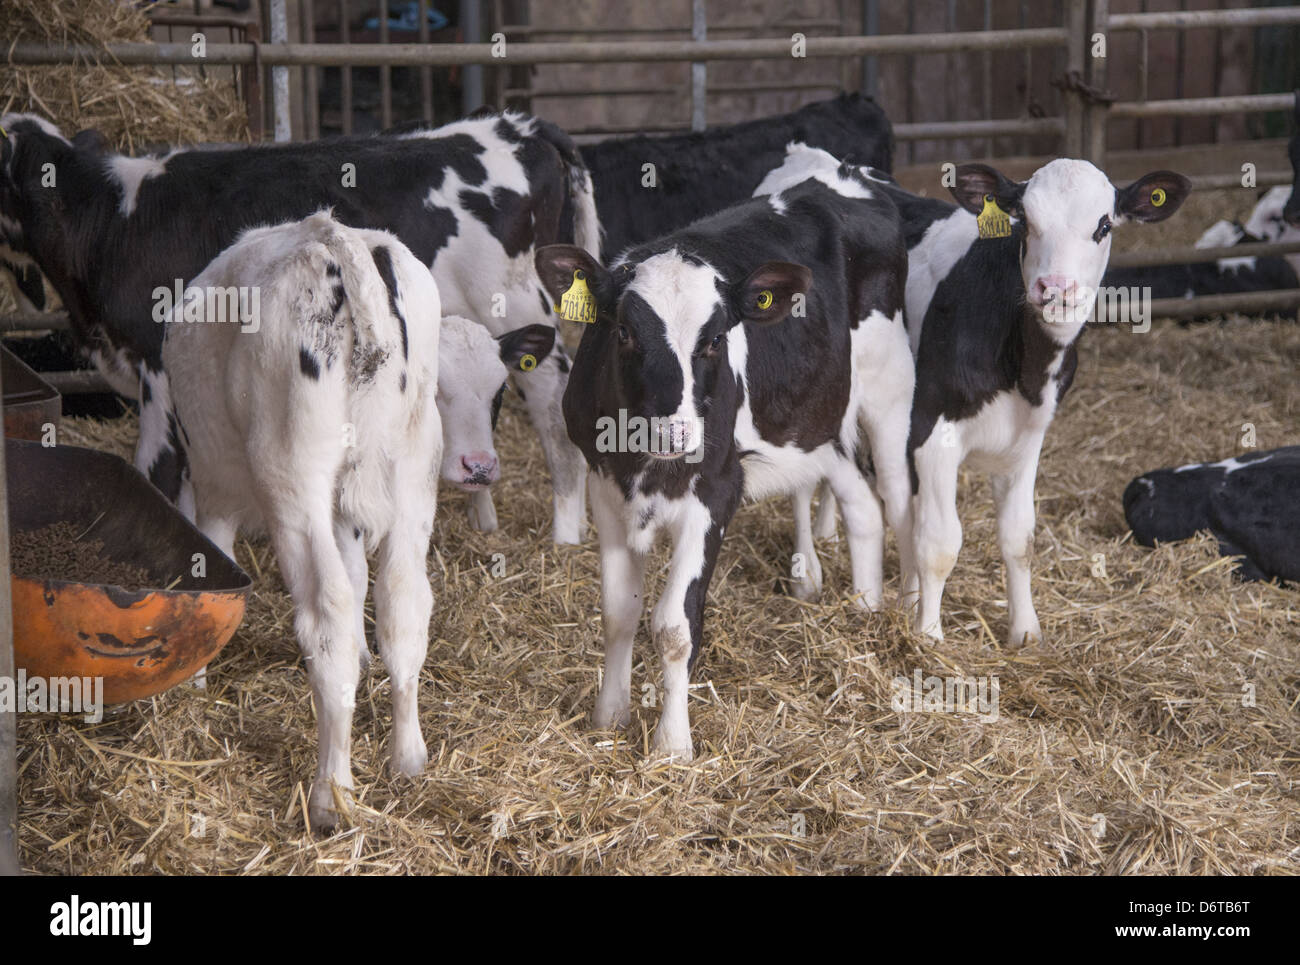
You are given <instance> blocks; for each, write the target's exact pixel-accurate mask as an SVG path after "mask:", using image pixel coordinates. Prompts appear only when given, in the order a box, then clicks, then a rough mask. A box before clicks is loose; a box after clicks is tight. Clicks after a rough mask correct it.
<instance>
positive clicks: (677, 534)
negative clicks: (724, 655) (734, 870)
mask: <svg viewBox="0 0 1300 965" xmlns="http://www.w3.org/2000/svg"><path fill="white" fill-rule="evenodd" d="M729 516H730V514H728V515H727V518H729ZM725 525H726V519H722V520H717V519H711V518H710V515H709V511H708V510H707V509H705V508H704V506H702V505H697V506H696V507H692V509H691V510H690V511H687V512H686V513H684V514H683V518H682V519H681V520H680V521H679V522H678V524H677V526H675V527H674V531H673V556H672V562H671V563H670V564H669V567H668V581H667V583H666V584H665V586H664V591H663V595H662V596H660V597H659V602H658V603H656V604H655V609H654V614H653V616H652V617H651V621H650V627H651V630H652V631H653V632H654V640H655V648H656V649H657V650H658V651H659V659H660V660H661V661H662V662H663V673H664V681H663V683H664V685H663V693H662V695H661V696H662V698H663V712H662V714H660V717H659V724H658V726H657V727H656V728H655V735H654V741H653V742H652V745H651V749H652V750H653V752H654V753H655V754H656V755H657V756H659V757H668V758H670V759H672V760H675V761H689V760H691V758H693V757H694V756H695V748H694V746H693V743H692V741H691V721H690V712H689V711H688V709H687V706H686V701H687V696H688V687H689V684H690V677H691V667H692V665H693V664H694V663H695V658H696V657H697V656H698V654H699V651H700V647H701V646H702V644H703V642H704V604H705V598H706V597H707V595H708V591H709V581H710V580H711V579H712V578H713V567H714V565H715V564H716V563H717V560H718V550H719V548H720V547H721V546H722V530H723V527H724V526H725Z"/></svg>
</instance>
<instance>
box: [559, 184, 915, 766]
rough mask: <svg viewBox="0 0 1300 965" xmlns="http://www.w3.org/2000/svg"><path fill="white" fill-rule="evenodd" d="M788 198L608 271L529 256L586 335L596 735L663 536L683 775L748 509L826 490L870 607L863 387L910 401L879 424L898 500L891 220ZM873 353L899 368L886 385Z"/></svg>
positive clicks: (581, 388) (663, 728)
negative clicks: (737, 535)
mask: <svg viewBox="0 0 1300 965" xmlns="http://www.w3.org/2000/svg"><path fill="white" fill-rule="evenodd" d="M781 195H782V197H781V199H780V200H779V201H773V200H772V199H770V198H766V197H764V198H756V199H752V200H750V201H747V202H745V203H744V204H741V205H737V206H735V207H733V208H729V209H727V210H725V211H723V212H721V213H719V214H717V215H714V216H712V217H709V218H705V219H703V220H701V221H697V222H696V223H695V224H693V225H691V226H689V227H688V228H684V229H682V230H681V231H678V232H674V233H673V234H670V235H667V236H665V237H663V238H660V239H658V240H656V241H653V242H650V243H649V244H646V245H642V246H640V247H636V248H633V249H631V250H630V251H628V252H627V253H626V254H625V255H623V256H622V258H621V259H620V260H619V261H618V262H617V263H616V264H614V265H613V266H612V267H607V266H605V265H603V264H601V263H600V262H599V261H598V260H597V259H596V258H594V257H592V256H591V255H590V254H589V253H587V252H586V251H584V250H583V249H581V248H578V247H576V246H573V245H553V246H549V247H546V248H542V249H541V250H540V251H539V252H538V253H537V259H536V265H537V273H538V277H539V278H541V280H542V284H543V285H544V286H545V288H546V291H547V293H548V294H549V295H550V297H551V299H552V302H553V304H556V305H558V306H560V313H561V316H562V317H566V318H574V319H581V320H583V321H584V322H585V323H586V324H584V325H583V331H582V341H581V343H580V344H579V346H578V350H577V353H576V355H575V357H574V363H573V369H572V371H571V372H570V374H569V384H568V387H567V389H566V390H565V394H564V419H565V425H566V428H567V429H568V433H569V438H570V439H571V440H572V441H573V442H574V444H575V445H577V447H578V448H579V449H580V450H581V451H582V453H583V455H584V456H586V458H587V462H588V465H589V466H590V467H591V469H592V470H593V472H592V474H591V475H590V476H589V477H588V478H589V491H590V497H591V505H592V516H593V520H594V521H595V523H596V531H597V535H598V537H599V539H600V551H601V607H602V611H601V612H602V624H603V631H604V635H605V678H604V684H603V685H602V687H601V691H600V694H599V696H598V697H597V699H596V706H595V709H594V712H593V714H592V720H593V722H594V723H595V725H596V726H597V727H611V726H623V725H625V724H627V723H628V722H629V721H630V716H631V707H630V687H631V668H632V644H633V639H634V637H635V635H636V631H637V626H638V624H639V622H640V615H641V601H642V597H641V594H642V583H643V581H644V575H645V563H646V557H647V554H648V553H649V551H650V549H651V547H652V546H653V545H654V543H655V541H656V540H657V539H658V538H659V537H661V536H666V537H667V538H668V539H669V540H670V541H671V542H672V547H673V549H672V560H671V563H670V564H669V572H668V576H667V580H666V582H665V584H664V589H663V592H662V594H661V596H660V597H659V600H658V602H657V603H656V605H655V607H654V613H653V616H652V618H651V621H650V626H651V632H652V635H653V638H654V643H655V647H656V649H657V650H658V652H659V655H660V657H661V659H662V663H663V674H664V676H663V689H662V693H663V713H662V715H661V716H660V719H659V723H658V726H657V727H656V729H655V737H654V744H653V750H654V752H655V754H656V755H658V756H667V757H670V758H673V759H676V760H689V759H690V758H691V757H692V755H693V754H694V744H693V740H692V736H691V730H690V721H689V716H688V713H687V705H686V694H687V686H688V680H689V675H690V667H691V665H692V663H693V662H694V660H695V658H696V656H697V655H698V653H699V651H700V648H701V646H702V644H703V639H704V612H705V606H706V600H707V596H708V588H709V581H710V579H711V577H712V574H713V569H714V566H715V565H716V563H717V558H718V552H719V549H720V547H721V545H722V539H723V535H724V533H725V532H726V529H727V526H728V525H729V524H730V522H731V519H732V516H733V514H734V513H735V511H736V508H737V506H738V505H739V503H740V500H741V499H742V497H745V496H748V497H751V498H759V497H762V496H767V495H774V494H780V493H786V494H789V493H792V492H795V491H803V490H804V489H806V488H807V487H809V486H811V485H813V484H815V483H816V481H817V480H820V479H823V478H828V479H830V480H831V485H832V486H833V487H834V490H835V493H836V496H837V497H839V499H840V503H841V505H843V506H844V508H845V528H846V530H847V531H848V534H849V540H848V541H849V550H850V556H851V558H852V563H853V587H852V592H853V599H854V600H855V602H856V603H857V604H858V605H860V606H863V607H877V606H879V605H880V602H881V595H882V590H881V563H880V560H881V557H882V555H883V522H882V520H881V513H880V507H879V503H878V501H877V498H876V496H875V494H874V493H873V492H872V489H871V484H870V482H869V481H868V479H867V478H866V476H865V475H864V473H863V471H862V470H861V469H860V468H859V457H861V462H862V463H863V464H865V463H866V461H867V456H866V452H865V443H864V434H863V433H862V432H861V430H860V426H861V425H862V424H863V421H864V419H865V418H866V414H865V412H864V410H863V405H862V402H863V399H864V398H865V397H866V393H865V391H864V386H865V385H867V384H872V383H874V384H880V383H882V382H887V381H890V378H891V377H892V378H893V380H894V381H895V382H899V383H902V382H905V383H906V391H905V392H904V393H902V394H901V397H900V402H901V405H899V406H896V407H894V408H893V409H892V410H891V411H892V412H893V413H894V414H895V416H896V418H895V420H894V421H895V423H896V424H895V426H894V429H895V436H896V439H897V442H898V445H897V446H896V447H895V448H894V450H891V451H894V452H895V453H896V458H894V459H893V461H892V462H890V461H889V460H888V459H887V460H886V461H885V463H883V464H882V465H887V466H889V467H890V468H892V469H894V470H896V472H895V476H896V481H897V482H898V483H899V484H900V485H901V486H902V487H903V488H904V490H905V487H906V467H905V464H904V461H903V442H904V441H905V439H906V432H907V418H908V404H909V403H910V400H911V382H910V378H911V375H910V373H911V357H910V355H909V353H908V349H907V336H906V333H905V332H904V329H903V320H902V294H903V285H904V281H905V278H906V274H907V263H906V256H905V249H904V247H903V241H902V236H901V233H900V231H899V228H898V215H897V211H896V210H895V209H894V207H893V205H892V203H891V202H890V201H889V200H888V198H886V197H884V196H883V194H882V193H880V192H878V191H876V190H874V189H873V188H872V187H871V186H870V185H868V184H865V183H862V182H860V181H858V180H856V179H852V178H845V179H843V180H842V181H841V180H832V181H831V182H830V183H826V182H825V181H822V180H817V179H811V180H807V181H806V182H804V183H801V184H798V185H795V186H792V187H791V188H789V189H788V190H783V191H782V192H781ZM882 344H889V345H892V346H894V347H895V348H896V349H897V354H896V355H894V356H893V358H895V359H898V360H899V364H897V365H896V366H888V365H887V366H885V369H886V370H887V371H885V372H882V371H881V369H880V366H879V362H880V356H879V350H880V347H881V345H882ZM894 368H896V369H897V370H898V373H897V375H896V376H893V373H892V372H891V371H888V370H890V369H894ZM898 502H899V505H905V504H906V498H902V499H900V500H899V501H898ZM799 552H800V553H803V552H805V550H804V547H803V545H802V544H800V548H799ZM904 554H906V549H904ZM785 562H786V561H782V563H783V564H785ZM809 566H815V556H814V557H813V562H812V563H810V564H809ZM783 569H785V566H784V565H783ZM789 572H790V573H791V577H792V583H796V584H797V586H800V587H801V586H804V585H806V582H808V581H810V580H811V579H812V578H810V577H808V576H807V575H806V573H805V570H804V567H803V565H802V564H801V563H799V564H795V563H791V564H790V568H789ZM817 573H818V576H817V578H816V582H818V583H819V582H820V580H819V576H820V571H817ZM796 592H798V590H797V589H796Z"/></svg>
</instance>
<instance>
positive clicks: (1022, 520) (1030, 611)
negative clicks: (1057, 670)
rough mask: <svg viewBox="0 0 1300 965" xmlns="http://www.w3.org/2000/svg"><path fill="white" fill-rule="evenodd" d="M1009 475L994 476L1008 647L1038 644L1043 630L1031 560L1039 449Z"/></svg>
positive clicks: (994, 496) (1040, 442) (992, 480)
mask: <svg viewBox="0 0 1300 965" xmlns="http://www.w3.org/2000/svg"><path fill="white" fill-rule="evenodd" d="M1041 445H1042V440H1041V439H1040V440H1039V445H1038V446H1034V448H1033V453H1032V455H1030V456H1028V457H1027V458H1026V460H1025V461H1024V462H1023V463H1022V464H1021V465H1020V466H1017V467H1016V468H1015V469H1014V470H1012V471H1011V472H1009V473H1007V474H1005V475H997V476H993V477H992V478H991V482H992V484H993V500H994V503H995V505H996V507H997V516H998V546H999V548H1000V549H1001V551H1002V561H1003V563H1004V564H1005V565H1006V569H1007V610H1008V613H1007V617H1008V628H1007V646H1009V647H1013V648H1014V647H1020V646H1024V645H1025V644H1036V643H1039V642H1041V641H1042V639H1043V630H1042V627H1041V626H1040V625H1039V623H1038V614H1037V613H1036V612H1035V611H1034V601H1033V599H1032V597H1031V595H1030V585H1029V560H1030V558H1031V557H1032V556H1033V551H1034V480H1035V478H1036V477H1037V475H1038V450H1039V446H1041Z"/></svg>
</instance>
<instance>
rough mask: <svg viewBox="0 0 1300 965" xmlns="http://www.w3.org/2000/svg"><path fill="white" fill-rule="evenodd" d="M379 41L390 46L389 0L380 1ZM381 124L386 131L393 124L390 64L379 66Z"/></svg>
mask: <svg viewBox="0 0 1300 965" xmlns="http://www.w3.org/2000/svg"><path fill="white" fill-rule="evenodd" d="M470 6H475V4H473V3H470ZM379 43H380V44H381V45H382V46H384V47H387V46H388V0H380V3H379ZM379 126H380V127H381V128H382V129H383V130H385V131H386V130H388V129H389V128H390V127H392V126H393V68H392V67H391V66H390V65H388V64H381V65H380V67H379Z"/></svg>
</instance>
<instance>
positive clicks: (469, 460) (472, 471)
mask: <svg viewBox="0 0 1300 965" xmlns="http://www.w3.org/2000/svg"><path fill="white" fill-rule="evenodd" d="M460 464H461V467H462V468H463V469H464V470H465V479H466V482H475V483H491V482H496V479H497V476H498V475H499V472H498V470H497V457H496V456H494V455H492V453H490V452H467V453H465V454H464V455H463V456H461V457H460Z"/></svg>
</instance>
